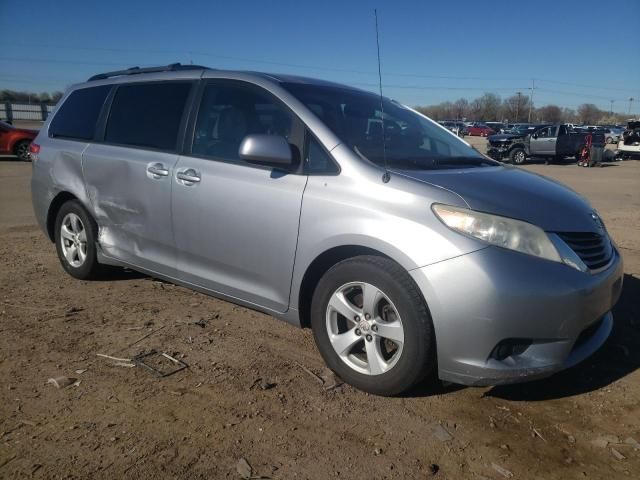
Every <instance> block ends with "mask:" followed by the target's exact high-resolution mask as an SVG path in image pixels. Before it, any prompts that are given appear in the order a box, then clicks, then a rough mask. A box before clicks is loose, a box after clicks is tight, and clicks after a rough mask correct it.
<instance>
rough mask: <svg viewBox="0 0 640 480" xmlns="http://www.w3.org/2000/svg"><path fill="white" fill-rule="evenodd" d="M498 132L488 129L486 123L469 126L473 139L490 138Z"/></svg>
mask: <svg viewBox="0 0 640 480" xmlns="http://www.w3.org/2000/svg"><path fill="white" fill-rule="evenodd" d="M495 133H496V132H495V131H494V130H492V129H491V128H489V127H487V126H486V125H485V124H484V123H474V124H472V125H470V126H469V135H471V136H473V137H488V136H489V135H493V134H495Z"/></svg>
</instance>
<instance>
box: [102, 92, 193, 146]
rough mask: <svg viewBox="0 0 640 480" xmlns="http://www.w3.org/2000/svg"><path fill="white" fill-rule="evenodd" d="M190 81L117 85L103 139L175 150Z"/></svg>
mask: <svg viewBox="0 0 640 480" xmlns="http://www.w3.org/2000/svg"><path fill="white" fill-rule="evenodd" d="M190 89H191V83H190V82H169V83H147V84H131V85H123V86H120V87H118V91H117V92H116V94H115V97H114V98H113V104H112V105H111V112H110V113H109V120H108V122H107V129H106V132H105V138H104V139H105V141H106V142H109V143H117V144H120V145H133V146H138V147H150V148H157V149H160V150H175V149H176V146H177V142H178V131H179V129H180V122H181V121H182V115H183V113H184V109H185V105H186V103H187V97H188V96H189V91H190Z"/></svg>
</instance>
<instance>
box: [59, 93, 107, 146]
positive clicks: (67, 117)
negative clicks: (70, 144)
mask: <svg viewBox="0 0 640 480" xmlns="http://www.w3.org/2000/svg"><path fill="white" fill-rule="evenodd" d="M110 90H111V85H102V86H100V87H89V88H82V89H80V90H76V91H74V92H72V93H71V95H69V97H68V98H67V99H66V100H65V102H64V103H63V104H62V105H61V106H60V107H59V109H58V112H57V113H56V114H55V116H54V117H53V120H51V125H49V136H50V137H64V138H72V139H78V140H91V139H92V138H93V134H94V131H95V129H96V123H98V117H99V116H100V110H101V109H102V105H103V104H104V101H105V99H106V98H107V95H109V91H110Z"/></svg>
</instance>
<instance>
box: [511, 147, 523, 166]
mask: <svg viewBox="0 0 640 480" xmlns="http://www.w3.org/2000/svg"><path fill="white" fill-rule="evenodd" d="M509 159H510V160H511V163H513V164H515V165H522V164H523V163H524V162H525V161H526V160H527V155H526V153H525V152H524V149H523V148H520V147H518V148H514V149H513V150H511V152H509Z"/></svg>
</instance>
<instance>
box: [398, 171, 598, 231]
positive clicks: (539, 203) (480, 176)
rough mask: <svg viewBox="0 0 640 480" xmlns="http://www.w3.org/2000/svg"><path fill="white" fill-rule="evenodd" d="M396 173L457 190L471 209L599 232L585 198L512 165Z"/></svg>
mask: <svg viewBox="0 0 640 480" xmlns="http://www.w3.org/2000/svg"><path fill="white" fill-rule="evenodd" d="M399 173H401V174H402V175H405V176H408V177H411V178H414V179H416V180H419V181H422V182H425V183H429V184H431V185H436V186H438V187H442V188H446V189H447V190H450V191H452V192H454V193H457V194H458V195H460V196H461V197H462V198H463V199H464V201H465V202H466V203H467V204H468V205H469V207H471V208H472V209H473V210H478V211H482V212H486V213H493V214H496V215H502V216H504V217H510V218H515V219H519V220H524V221H525V222H529V223H533V224H534V225H537V226H539V227H541V228H542V229H544V230H546V231H549V232H595V233H599V232H600V231H599V227H598V225H597V224H596V223H595V221H594V220H593V218H592V216H591V213H592V212H593V207H592V206H591V205H590V204H589V202H587V200H586V199H584V198H583V197H581V196H580V195H578V194H577V193H576V192H574V191H573V190H571V189H570V188H569V187H566V186H565V185H563V184H561V183H559V182H556V181H555V180H552V179H550V178H547V177H543V176H542V175H537V174H535V173H531V172H527V171H525V170H521V169H519V168H516V167H502V166H501V167H484V168H470V169H459V170H427V171H425V170H422V171H412V170H403V171H402V172H399Z"/></svg>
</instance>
